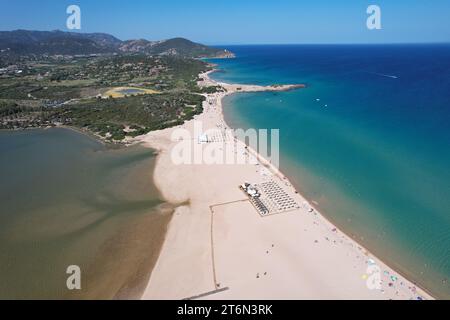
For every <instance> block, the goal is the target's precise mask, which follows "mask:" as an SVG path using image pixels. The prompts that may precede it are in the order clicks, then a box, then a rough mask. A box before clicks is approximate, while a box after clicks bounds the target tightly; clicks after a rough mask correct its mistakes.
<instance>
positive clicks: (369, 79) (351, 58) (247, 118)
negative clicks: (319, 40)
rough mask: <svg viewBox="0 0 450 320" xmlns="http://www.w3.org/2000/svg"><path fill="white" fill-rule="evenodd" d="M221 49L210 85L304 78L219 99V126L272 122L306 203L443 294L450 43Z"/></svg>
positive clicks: (448, 228) (447, 248)
mask: <svg viewBox="0 0 450 320" xmlns="http://www.w3.org/2000/svg"><path fill="white" fill-rule="evenodd" d="M227 48H228V49H230V50H231V51H233V52H235V53H236V54H237V58H236V59H228V60H213V61H212V62H214V63H217V64H218V65H219V68H220V69H221V70H220V72H217V73H215V74H213V76H212V77H213V78H215V79H216V80H220V81H225V82H235V83H247V84H250V83H252V84H264V85H269V84H289V83H306V84H307V85H308V87H307V88H306V89H301V90H297V91H291V92H285V93H256V94H238V95H234V96H231V97H228V98H227V99H226V101H225V108H224V109H225V116H226V118H227V121H228V122H229V123H230V125H231V126H233V127H239V128H249V127H254V128H279V129H280V149H281V156H280V161H281V169H282V170H284V171H285V172H286V173H287V174H288V175H289V176H290V177H291V178H292V180H293V182H294V183H295V184H296V186H297V188H298V189H299V190H300V191H301V192H302V193H303V194H304V195H305V196H306V197H307V198H308V199H310V200H315V201H317V202H318V203H319V207H320V209H321V210H322V211H323V212H324V214H325V215H326V216H327V217H328V218H329V219H331V220H332V221H334V222H335V223H337V224H338V225H339V226H341V227H342V228H343V229H344V230H345V231H346V232H347V233H348V234H351V235H353V236H354V237H355V238H357V239H358V240H359V241H361V242H363V244H364V245H365V246H366V247H368V248H369V249H370V250H371V251H373V252H374V253H375V254H377V255H379V256H380V257H381V258H382V259H384V260H386V262H388V263H389V264H390V265H392V266H393V267H395V268H397V270H399V271H400V272H402V273H404V274H406V275H408V276H410V277H412V278H413V279H414V280H416V281H417V282H418V283H419V284H421V285H422V286H423V287H425V288H426V289H428V290H430V291H431V292H432V293H434V294H436V295H438V296H440V297H446V298H450V285H449V282H448V280H447V279H449V278H450V45H445V44H434V45H359V46H358V45H341V46H339V45H315V46H313V45H310V46H306V45H292V46H228V47H227ZM317 99H320V101H318V100H317Z"/></svg>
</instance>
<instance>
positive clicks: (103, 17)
mask: <svg viewBox="0 0 450 320" xmlns="http://www.w3.org/2000/svg"><path fill="white" fill-rule="evenodd" d="M1 1H3V2H4V3H2V7H3V10H2V11H1V13H0V30H5V31H11V30H16V29H25V30H42V31H52V30H61V31H74V30H68V29H67V27H66V20H67V17H68V14H67V13H66V9H67V7H68V6H69V5H72V4H75V5H78V6H79V7H80V8H81V18H82V19H81V21H82V23H81V30H80V31H81V32H83V33H93V32H100V33H108V34H112V35H114V36H115V37H117V38H119V39H121V40H129V39H141V38H142V39H148V40H162V39H169V38H174V37H183V38H187V39H190V40H192V41H194V42H199V43H204V44H208V45H224V44H226V45H241V44H247V45H249V44H251V45H253V44H391V43H399V44H403V43H448V42H450V21H449V20H448V19H447V15H448V14H447V13H448V12H449V11H450V3H449V2H448V1H445V0H436V1H434V2H433V6H429V5H428V4H427V3H425V2H422V1H417V0H410V1H406V0H399V1H396V2H395V3H392V1H391V2H390V1H387V0H377V1H370V2H369V1H348V2H347V3H345V4H342V3H336V1H330V0H318V1H315V2H314V3H310V2H306V1H293V0H284V1H280V2H277V3H273V2H269V1H253V0H249V1H245V2H242V1H237V0H230V1H228V2H227V3H209V2H207V1H206V0H197V1H192V2H189V3H186V2H184V1H180V0H172V1H170V2H168V1H160V0H152V1H150V2H149V1H140V0H137V1H133V4H132V5H129V4H128V3H126V4H124V3H123V2H121V1H119V0H112V1H105V0H99V1H95V2H94V1H87V0H79V1H71V0H42V1H39V2H30V1H26V0H16V1H14V2H10V1H8V2H6V1H5V0H1ZM372 4H375V5H378V6H379V7H380V9H381V29H380V30H369V29H368V28H367V26H366V20H367V18H368V16H369V15H368V14H367V12H366V10H367V7H368V6H369V5H372ZM36 12H37V13H38V14H36Z"/></svg>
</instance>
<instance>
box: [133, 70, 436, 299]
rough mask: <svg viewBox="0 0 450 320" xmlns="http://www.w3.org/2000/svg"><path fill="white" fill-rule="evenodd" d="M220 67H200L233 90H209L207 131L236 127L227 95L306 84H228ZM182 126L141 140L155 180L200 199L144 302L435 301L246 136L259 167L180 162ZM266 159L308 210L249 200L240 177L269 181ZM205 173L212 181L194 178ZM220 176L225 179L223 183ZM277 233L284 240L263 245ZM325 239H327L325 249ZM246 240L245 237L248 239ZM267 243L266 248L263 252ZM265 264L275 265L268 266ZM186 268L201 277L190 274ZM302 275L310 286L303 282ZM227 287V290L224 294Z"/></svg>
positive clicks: (168, 243) (179, 212)
mask: <svg viewBox="0 0 450 320" xmlns="http://www.w3.org/2000/svg"><path fill="white" fill-rule="evenodd" d="M212 72H215V70H210V71H208V72H206V73H202V74H200V75H199V77H200V78H201V79H203V81H200V83H199V85H200V86H211V85H215V86H217V85H219V86H222V87H224V88H225V89H226V90H227V92H225V93H214V94H205V95H204V96H205V97H206V98H207V100H206V102H205V108H204V112H203V113H202V114H201V115H199V116H196V118H195V119H194V120H197V121H202V123H203V126H204V129H205V130H206V129H209V128H216V129H217V128H220V129H225V128H230V127H229V126H228V125H227V124H226V123H225V120H224V116H223V109H222V107H223V106H222V99H223V98H224V97H225V96H227V95H231V94H234V93H239V92H260V91H286V90H293V89H298V88H304V87H305V86H304V85H284V86H256V85H239V84H227V83H222V82H216V81H214V80H212V79H211V78H209V74H211V73H212ZM211 102H212V103H211ZM208 103H209V105H208ZM192 124H193V120H191V121H188V122H186V123H185V124H184V125H182V126H181V127H183V128H185V129H187V130H192ZM173 130H174V128H169V129H165V130H161V131H156V132H151V133H149V134H147V135H144V136H141V137H138V138H137V139H136V141H139V142H142V143H143V145H144V146H148V147H152V148H153V149H156V150H158V156H157V160H156V166H155V172H154V183H155V185H156V186H157V188H158V189H159V190H160V192H161V194H162V195H163V197H164V198H165V199H167V201H169V202H171V203H181V202H183V201H190V203H189V205H184V206H181V207H178V208H177V209H176V212H175V213H174V215H173V217H172V220H171V222H170V223H169V227H168V230H167V233H166V238H165V241H164V244H163V248H162V249H161V253H160V256H159V258H158V261H157V263H156V266H155V267H154V269H153V272H152V274H151V275H150V280H149V283H148V285H147V289H146V290H145V292H144V294H143V296H142V299H183V298H189V297H197V296H199V295H200V296H201V297H202V298H205V299H255V298H256V299H258V298H260V299H267V298H271V299H417V298H418V297H421V298H425V299H433V297H432V296H431V294H429V293H427V292H426V291H425V290H423V289H421V288H419V287H417V285H416V284H414V283H413V282H411V281H408V280H407V279H406V278H405V277H403V276H402V275H400V274H399V273H398V272H397V271H395V270H393V269H392V268H390V267H389V266H388V265H386V264H385V263H384V262H383V261H382V260H381V259H379V258H377V257H375V256H374V255H373V254H371V253H370V252H369V251H368V250H367V249H365V248H364V247H363V246H361V245H360V244H359V243H358V242H356V241H355V240H354V239H353V238H352V237H350V236H348V235H346V234H344V233H343V232H342V231H341V230H340V229H339V228H338V227H337V226H335V225H334V224H333V223H332V222H331V221H330V220H329V219H327V218H326V217H325V216H324V215H322V214H321V213H320V212H319V211H317V209H316V208H315V206H314V205H313V204H310V203H309V202H308V201H307V200H306V198H305V197H303V196H302V195H301V194H299V193H298V192H297V190H295V187H294V186H293V184H292V183H291V182H290V181H289V179H288V178H287V177H286V176H285V175H284V174H283V173H282V172H281V171H280V170H278V168H274V167H273V166H271V164H270V163H269V161H267V160H266V159H264V158H263V157H262V156H261V155H259V154H258V153H257V152H255V151H254V150H251V149H250V148H245V145H244V143H243V142H240V141H238V142H237V143H238V145H240V146H241V148H243V149H242V150H243V152H245V151H246V150H248V151H249V156H253V157H255V158H256V159H257V161H258V163H259V166H260V167H259V168H257V166H258V165H256V168H257V169H256V173H255V165H251V164H248V165H242V166H225V167H226V168H224V166H223V165H222V167H220V168H218V167H217V166H220V165H206V164H202V165H194V166H192V165H191V166H190V167H186V165H180V166H176V165H175V164H173V163H171V161H170V159H169V153H170V151H171V149H172V147H173V145H174V142H173V141H171V140H170V134H171V132H173ZM191 132H192V131H191ZM263 166H264V167H266V168H269V171H271V172H272V176H270V175H269V179H271V180H274V181H275V180H276V182H277V183H279V184H280V185H281V186H282V187H283V189H284V190H285V191H286V192H288V193H289V194H290V195H291V196H292V197H293V198H294V199H295V200H296V201H297V203H301V204H302V207H301V208H299V209H297V210H295V211H293V212H284V213H280V214H276V215H271V216H267V217H264V218H262V217H260V216H259V215H258V214H257V212H256V211H255V209H254V208H253V207H252V206H251V205H249V204H248V203H246V200H248V199H246V197H245V195H244V194H243V193H242V192H241V191H240V190H238V188H237V185H239V184H238V182H239V181H240V182H241V183H242V182H243V181H252V182H261V181H260V180H261V179H266V178H267V177H264V178H261V177H262V174H261V173H262V171H263V170H259V169H261V168H262V167H263ZM218 171H222V172H220V173H218ZM219 176H220V177H219ZM196 177H203V178H204V179H201V178H199V179H198V180H197V179H194V178H196ZM244 177H245V178H244ZM219 178H220V179H219ZM216 179H217V180H219V181H220V182H221V183H219V184H217V183H215V180H216ZM174 182H176V183H177V185H178V188H177V190H176V192H174V190H173V188H172V186H173V184H174ZM205 184H206V185H205ZM221 189H222V190H221ZM216 208H217V209H216ZM244 213H245V217H244ZM230 226H233V228H230ZM302 231H303V232H302ZM268 233H270V235H271V236H272V238H273V240H272V241H271V242H274V243H272V244H271V245H270V244H268V243H267V244H266V247H265V248H259V247H260V246H261V243H264V242H265V238H266V237H267V236H268ZM288 235H291V236H288ZM323 239H326V242H325V246H324V245H323V244H322V242H323ZM305 240H307V241H308V243H305V242H306V241H305ZM278 242H280V243H281V247H282V248H281V249H282V250H281V251H282V252H277V253H275V254H274V255H276V257H277V259H278V260H277V259H275V261H267V257H264V256H265V255H269V253H272V251H276V250H275V249H274V248H276V247H278V245H277V246H275V243H278ZM242 243H245V244H244V245H242V246H241V244H242ZM316 247H319V248H316ZM258 248H259V249H261V253H256V252H255V251H257V249H258ZM267 248H269V250H267ZM236 256H238V257H241V259H238V258H237V257H236ZM309 260H311V261H309ZM240 261H241V262H240ZM242 261H246V263H245V264H243V263H242ZM305 261H308V263H306V262H305ZM335 262H336V264H337V265H336V266H334V267H335V268H337V269H339V270H340V271H341V270H345V271H342V272H343V274H342V275H339V276H338V277H336V274H335V273H334V272H333V270H329V268H327V267H325V268H324V267H323V265H322V264H323V263H324V264H325V265H327V264H330V263H331V264H332V263H335ZM261 265H263V266H264V268H266V269H268V270H269V271H263V270H261V271H260V272H258V269H259V266H261ZM280 265H281V266H280ZM182 266H185V267H186V269H183V267H182ZM370 266H372V267H373V266H377V267H379V269H380V270H379V271H380V272H379V273H380V278H381V281H382V289H376V290H369V289H368V288H367V287H366V281H367V279H368V278H369V277H370V276H371V275H372V273H373V272H368V271H367V269H368V268H369V267H370ZM297 268H298V269H299V270H297ZM294 269H295V270H294ZM301 269H303V271H301ZM331 269H333V268H331ZM352 269H356V270H358V271H353V270H352ZM183 270H188V271H187V273H189V272H192V274H184V273H185V272H183ZM283 270H284V271H285V273H286V275H284V274H283V272H284V271H283ZM272 273H273V275H272ZM276 273H278V274H276ZM268 274H270V275H271V278H273V279H270V280H267V279H265V278H269V276H267V275H268ZM292 278H293V279H294V280H298V282H299V283H302V284H303V285H302V286H300V287H299V285H295V282H296V281H292ZM392 279H394V280H392ZM177 284H178V285H177ZM224 288H225V289H227V290H224V291H221V289H222V290H223V289H224ZM205 293H208V294H207V295H204V294H205Z"/></svg>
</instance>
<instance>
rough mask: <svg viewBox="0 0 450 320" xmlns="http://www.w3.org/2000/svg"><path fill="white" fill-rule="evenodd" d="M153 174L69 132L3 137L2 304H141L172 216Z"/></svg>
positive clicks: (133, 156)
mask: <svg viewBox="0 0 450 320" xmlns="http://www.w3.org/2000/svg"><path fill="white" fill-rule="evenodd" d="M153 165H154V155H153V152H152V150H150V149H144V148H141V147H133V148H126V149H124V148H123V149H117V148H116V149H111V148H107V147H106V146H104V145H103V144H101V143H99V142H98V141H96V140H94V139H92V138H90V137H88V136H86V135H83V134H80V133H77V132H74V131H72V130H67V129H50V130H28V131H16V132H0V177H1V179H0V203H1V205H0V277H1V281H0V298H1V299H5V298H8V299H24V298H36V299H60V298H69V299H70V298H81V299H87V298H102V299H110V298H130V297H138V296H139V294H140V293H141V291H142V290H143V289H144V288H143V286H144V285H145V283H146V280H147V279H148V277H149V275H150V272H151V269H152V266H153V264H154V262H155V260H156V258H157V256H158V254H159V250H160V246H161V244H162V241H163V236H164V234H165V229H166V226H167V223H168V221H169V219H170V217H171V212H172V208H171V207H170V205H168V204H166V203H164V202H163V201H162V200H161V198H160V196H159V193H158V191H157V190H156V188H155V187H154V186H153V184H152V170H153ZM69 265H78V266H79V267H80V268H81V285H82V290H80V291H69V290H68V289H67V287H66V279H67V277H68V275H67V274H66V269H67V267H68V266H69Z"/></svg>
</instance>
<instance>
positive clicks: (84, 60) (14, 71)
mask: <svg viewBox="0 0 450 320" xmlns="http://www.w3.org/2000/svg"><path fill="white" fill-rule="evenodd" d="M208 68H209V66H208V64H207V63H205V62H203V61H201V60H198V59H192V58H185V57H177V56H167V55H164V56H159V55H158V56H151V55H146V54H124V55H106V56H78V57H74V56H48V57H47V56H41V57H35V56H23V57H21V59H20V60H19V61H18V62H15V63H14V64H12V63H4V64H3V65H1V66H0V72H1V74H0V129H24V128H38V127H49V126H50V127H51V126H60V125H65V126H73V127H76V128H80V129H85V130H88V131H90V132H92V133H94V134H96V135H98V136H100V137H102V138H104V139H107V140H110V141H121V140H123V139H124V138H125V137H127V136H131V137H132V136H137V135H140V134H144V133H147V132H149V131H152V130H158V129H164V128H167V127H170V126H175V125H179V124H182V123H184V121H187V120H190V119H192V118H193V117H194V116H195V115H197V114H200V113H201V112H202V110H203V109H202V103H203V101H204V99H205V98H204V96H203V95H202V93H209V92H210V91H214V92H215V91H217V90H221V89H220V88H216V87H211V88H207V89H205V88H199V87H198V86H197V79H198V74H199V73H201V72H203V71H206V70H208ZM121 90H122V91H121ZM117 92H122V94H116V93H117ZM124 92H125V93H124Z"/></svg>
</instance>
